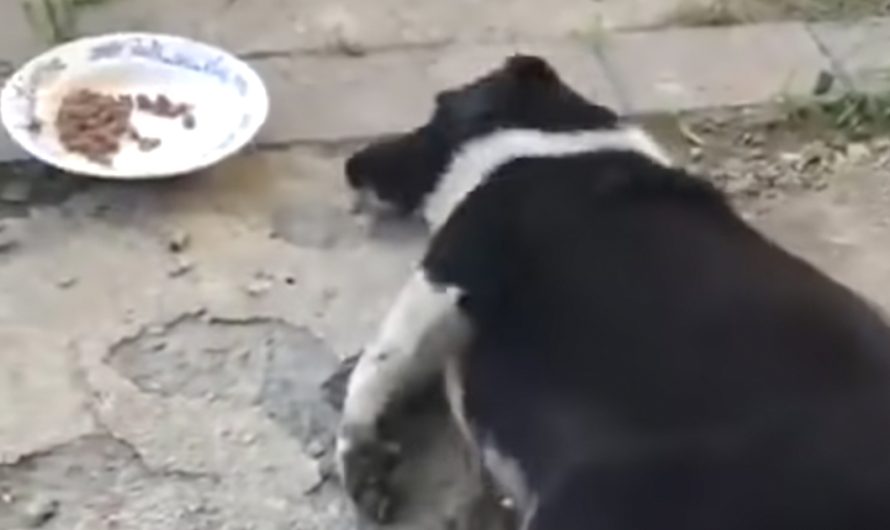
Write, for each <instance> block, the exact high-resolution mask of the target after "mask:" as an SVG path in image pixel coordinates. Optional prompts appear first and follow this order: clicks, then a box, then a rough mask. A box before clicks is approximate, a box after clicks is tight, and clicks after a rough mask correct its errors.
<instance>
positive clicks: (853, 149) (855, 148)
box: [847, 142, 871, 162]
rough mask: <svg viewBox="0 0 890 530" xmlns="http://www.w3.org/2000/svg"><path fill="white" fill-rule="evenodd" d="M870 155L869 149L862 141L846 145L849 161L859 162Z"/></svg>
mask: <svg viewBox="0 0 890 530" xmlns="http://www.w3.org/2000/svg"><path fill="white" fill-rule="evenodd" d="M870 155H871V149H870V148H869V147H868V146H867V145H866V144H864V143H861V142H855V143H851V144H850V145H848V146H847V158H848V159H849V160H850V161H851V162H861V161H862V160H865V159H866V158H868V157H869V156H870Z"/></svg>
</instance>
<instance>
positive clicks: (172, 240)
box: [167, 230, 191, 253]
mask: <svg viewBox="0 0 890 530" xmlns="http://www.w3.org/2000/svg"><path fill="white" fill-rule="evenodd" d="M190 243H191V236H190V235H189V233H188V232H186V231H184V230H177V231H175V232H173V233H172V234H170V237H169V238H168V239H167V250H169V251H170V252H174V253H179V252H182V251H183V250H185V249H186V248H188V246H189V244H190Z"/></svg>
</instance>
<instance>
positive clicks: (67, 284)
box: [56, 276, 77, 289]
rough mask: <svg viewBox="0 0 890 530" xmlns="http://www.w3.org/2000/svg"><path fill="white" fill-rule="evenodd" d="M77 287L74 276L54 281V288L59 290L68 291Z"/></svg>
mask: <svg viewBox="0 0 890 530" xmlns="http://www.w3.org/2000/svg"><path fill="white" fill-rule="evenodd" d="M75 285H77V278H75V277H74V276H63V277H61V278H59V279H58V280H56V286H57V287H58V288H59V289H69V288H71V287H74V286H75Z"/></svg>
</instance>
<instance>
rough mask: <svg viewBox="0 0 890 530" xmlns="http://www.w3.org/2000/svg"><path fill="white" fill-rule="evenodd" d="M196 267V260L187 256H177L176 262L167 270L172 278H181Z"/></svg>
mask: <svg viewBox="0 0 890 530" xmlns="http://www.w3.org/2000/svg"><path fill="white" fill-rule="evenodd" d="M194 268H195V264H194V262H192V260H190V259H189V258H187V257H185V256H177V257H176V262H175V263H173V265H172V266H171V267H170V269H169V270H168V271H167V275H168V276H169V277H171V278H179V277H180V276H184V275H186V274H188V273H189V272H191V271H192V270H193V269H194Z"/></svg>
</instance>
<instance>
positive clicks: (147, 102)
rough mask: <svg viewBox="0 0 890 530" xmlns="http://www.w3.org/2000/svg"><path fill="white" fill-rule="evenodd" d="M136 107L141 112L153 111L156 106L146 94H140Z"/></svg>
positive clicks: (137, 97)
mask: <svg viewBox="0 0 890 530" xmlns="http://www.w3.org/2000/svg"><path fill="white" fill-rule="evenodd" d="M136 107H137V108H138V109H139V110H152V109H153V107H154V105H153V104H152V102H151V99H150V98H149V97H148V96H146V95H145V94H139V95H138V96H136Z"/></svg>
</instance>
